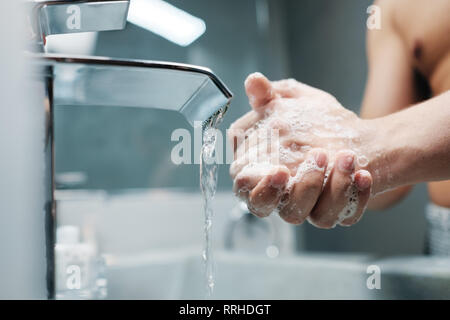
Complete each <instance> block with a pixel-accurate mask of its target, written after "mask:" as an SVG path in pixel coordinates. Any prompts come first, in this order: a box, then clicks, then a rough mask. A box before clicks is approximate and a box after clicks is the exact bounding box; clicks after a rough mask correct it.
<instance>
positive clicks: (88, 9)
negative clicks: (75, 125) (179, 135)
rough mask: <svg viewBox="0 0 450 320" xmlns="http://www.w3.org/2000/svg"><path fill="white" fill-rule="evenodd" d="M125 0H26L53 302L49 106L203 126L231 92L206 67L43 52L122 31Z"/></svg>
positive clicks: (52, 160)
mask: <svg viewBox="0 0 450 320" xmlns="http://www.w3.org/2000/svg"><path fill="white" fill-rule="evenodd" d="M129 2H130V1H129V0H109V1H99V0H74V1H70V0H33V1H28V2H27V4H28V5H29V11H28V12H29V15H28V20H29V22H30V25H31V27H30V30H31V42H30V46H29V48H28V50H29V51H31V52H30V53H29V55H30V60H31V62H32V66H33V69H32V71H33V72H32V77H33V79H37V82H38V83H39V84H38V85H39V87H41V88H42V89H43V90H44V91H45V92H43V108H42V112H43V113H44V114H45V119H46V126H45V128H46V146H45V151H44V153H43V157H44V158H45V164H46V178H47V186H46V188H47V190H46V205H45V217H46V239H47V243H46V247H47V288H48V297H49V298H54V296H55V285H54V245H55V227H56V201H55V197H54V193H55V181H54V176H55V172H54V168H55V157H54V154H55V152H54V151H55V150H54V143H53V142H54V112H53V110H54V108H55V107H57V106H58V105H84V106H108V107H133V108H157V109H167V110H173V111H177V112H180V113H181V114H183V115H184V116H185V118H186V120H187V121H188V122H189V123H190V124H191V125H194V124H195V122H197V121H199V122H203V123H204V122H206V121H207V120H209V119H210V118H211V117H212V116H213V115H214V114H216V113H217V112H219V111H222V112H225V111H226V108H227V107H228V104H229V101H230V100H231V98H232V93H231V92H230V91H229V90H228V88H227V87H226V86H225V85H224V84H223V83H222V81H221V80H220V79H219V78H218V77H216V76H215V75H214V74H213V73H212V71H211V70H209V69H207V68H203V67H198V66H192V65H186V64H178V63H171V62H160V61H143V60H117V59H111V58H107V57H82V56H67V55H55V54H47V53H44V46H45V43H46V36H49V35H53V34H64V33H74V32H85V31H103V30H117V29H123V28H124V27H125V24H126V18H127V13H128V7H129Z"/></svg>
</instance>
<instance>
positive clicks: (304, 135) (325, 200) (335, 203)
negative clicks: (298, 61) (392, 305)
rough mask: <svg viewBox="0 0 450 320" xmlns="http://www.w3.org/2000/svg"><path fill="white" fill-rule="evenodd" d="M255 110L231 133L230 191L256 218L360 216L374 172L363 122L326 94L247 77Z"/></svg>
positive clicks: (338, 220)
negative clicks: (232, 181) (232, 155)
mask: <svg viewBox="0 0 450 320" xmlns="http://www.w3.org/2000/svg"><path fill="white" fill-rule="evenodd" d="M245 89H246V92H247V95H248V98H249V102H250V105H251V107H252V111H250V112H248V113H247V114H245V115H244V116H243V117H241V118H240V119H238V120H237V121H236V122H234V123H233V124H232V125H231V127H230V129H229V131H228V134H229V138H230V139H231V141H232V143H233V146H234V151H235V158H234V161H233V163H232V165H231V167H230V174H231V177H232V178H233V180H234V191H235V193H236V194H237V195H238V196H239V197H240V198H242V199H244V200H246V201H247V204H248V208H249V210H250V211H251V212H252V213H254V214H255V215H257V216H259V217H265V216H268V215H270V214H271V213H272V212H273V211H274V210H275V209H278V213H279V215H280V216H281V217H282V218H283V219H284V220H285V221H287V222H289V223H293V224H301V223H302V222H304V221H305V220H306V219H307V220H308V221H309V222H310V223H312V224H313V225H315V226H317V227H320V228H332V227H334V226H335V225H336V224H340V225H344V226H350V225H352V224H354V223H356V222H357V221H358V220H359V219H360V218H361V216H362V214H363V212H364V209H365V206H366V205H367V202H368V200H369V197H370V192H371V187H372V183H373V181H372V175H371V174H370V173H369V171H368V170H365V169H364V168H365V167H366V166H367V165H368V159H367V157H366V155H365V145H366V144H367V143H369V142H368V137H370V135H371V134H372V131H371V129H370V128H369V127H368V126H367V123H366V122H365V120H362V119H360V118H358V117H357V116H356V115H355V114H354V113H353V112H351V111H349V110H347V109H345V108H344V107H342V106H341V105H340V104H339V102H338V101H337V100H336V99H335V98H334V97H333V96H332V95H330V94H328V93H326V92H324V91H322V90H319V89H316V88H313V87H310V86H308V85H305V84H302V83H299V82H297V81H295V80H293V79H288V80H281V81H272V82H271V81H269V80H268V79H267V78H265V77H264V76H263V75H262V74H260V73H254V74H251V75H249V76H248V78H247V80H246V81H245Z"/></svg>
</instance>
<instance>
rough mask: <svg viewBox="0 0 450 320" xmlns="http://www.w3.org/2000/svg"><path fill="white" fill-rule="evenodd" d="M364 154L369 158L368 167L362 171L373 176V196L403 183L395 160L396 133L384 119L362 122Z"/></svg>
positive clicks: (362, 147)
mask: <svg viewBox="0 0 450 320" xmlns="http://www.w3.org/2000/svg"><path fill="white" fill-rule="evenodd" d="M362 121H363V122H362V123H363V126H362V128H363V129H362V137H364V138H363V139H361V143H362V144H363V146H361V149H362V153H363V154H364V156H365V157H366V158H367V166H366V167H361V169H365V170H368V171H369V172H370V174H371V175H372V180H373V184H372V194H373V195H376V194H378V193H382V192H384V191H387V190H389V189H393V188H395V187H397V186H399V185H401V182H400V180H399V177H400V176H399V175H398V173H397V171H396V170H397V167H396V166H395V165H394V166H393V164H395V163H396V161H395V158H396V154H397V146H396V144H395V143H391V142H394V136H395V135H394V132H392V130H391V128H390V124H389V123H388V121H387V120H386V119H384V118H377V119H364V120H362Z"/></svg>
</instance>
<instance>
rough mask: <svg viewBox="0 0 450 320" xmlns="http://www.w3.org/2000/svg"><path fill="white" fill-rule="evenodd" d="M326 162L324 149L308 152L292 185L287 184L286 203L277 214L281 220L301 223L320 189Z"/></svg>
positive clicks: (317, 196) (312, 205) (313, 203)
mask: <svg viewBox="0 0 450 320" xmlns="http://www.w3.org/2000/svg"><path fill="white" fill-rule="evenodd" d="M327 162H328V159H327V154H326V153H325V151H324V150H321V149H314V150H311V152H309V154H308V156H307V158H306V161H304V162H303V163H302V164H301V165H300V167H299V168H298V169H297V175H296V176H295V177H294V179H293V184H292V186H289V187H290V188H291V189H290V190H289V194H288V196H287V203H286V204H284V205H282V206H281V208H280V211H279V215H280V217H281V218H282V219H283V220H285V221H286V222H289V223H292V224H301V223H303V221H304V220H305V219H306V217H307V216H308V215H309V213H310V212H311V210H312V208H313V207H314V205H315V203H316V201H317V199H318V198H319V195H320V193H321V191H322V186H323V179H324V175H325V168H326V166H327ZM289 187H288V188H289ZM285 201H286V200H285Z"/></svg>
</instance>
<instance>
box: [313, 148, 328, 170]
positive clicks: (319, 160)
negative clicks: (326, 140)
mask: <svg viewBox="0 0 450 320" xmlns="http://www.w3.org/2000/svg"><path fill="white" fill-rule="evenodd" d="M314 159H315V160H316V164H317V166H318V167H319V168H323V167H325V165H326V164H327V155H326V153H325V152H321V151H319V152H317V153H316V154H315V156H314Z"/></svg>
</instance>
